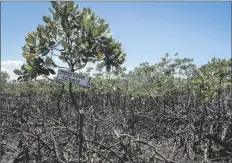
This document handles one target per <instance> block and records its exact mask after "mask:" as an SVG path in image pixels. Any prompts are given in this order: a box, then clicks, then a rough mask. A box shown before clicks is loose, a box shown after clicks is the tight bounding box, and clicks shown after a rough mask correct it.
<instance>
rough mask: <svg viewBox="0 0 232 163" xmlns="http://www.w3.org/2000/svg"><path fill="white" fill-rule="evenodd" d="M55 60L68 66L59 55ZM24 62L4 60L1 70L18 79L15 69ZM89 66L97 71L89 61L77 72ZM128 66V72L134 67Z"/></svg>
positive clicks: (11, 77)
mask: <svg viewBox="0 0 232 163" xmlns="http://www.w3.org/2000/svg"><path fill="white" fill-rule="evenodd" d="M53 60H54V62H55V63H56V64H57V65H58V66H60V67H68V64H67V63H64V62H63V61H61V60H60V59H59V58H58V57H54V58H53ZM23 63H24V61H22V60H5V61H2V62H1V71H6V72H7V73H8V74H9V75H10V80H14V79H17V78H18V76H17V75H15V74H14V72H13V70H14V69H20V68H21V66H22V65H23ZM88 67H93V68H94V70H93V71H92V72H91V74H92V73H96V71H95V67H96V65H95V64H93V63H88V64H87V65H86V67H85V68H83V69H81V70H80V71H77V72H85V71H86V68H88ZM126 67H127V72H128V71H130V70H132V69H133V66H126ZM54 70H55V71H56V73H57V72H58V68H54ZM56 75H57V74H56ZM56 75H50V76H49V77H50V78H53V77H55V76H56ZM39 78H41V77H39ZM39 78H38V79H39Z"/></svg>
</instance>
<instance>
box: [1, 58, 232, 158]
mask: <svg viewBox="0 0 232 163" xmlns="http://www.w3.org/2000/svg"><path fill="white" fill-rule="evenodd" d="M167 57H168V56H166V60H168V59H167ZM164 60H165V58H163V59H162V61H161V62H160V63H158V64H155V65H149V64H147V63H145V64H141V65H140V66H138V67H137V68H135V69H134V70H133V71H131V72H129V73H128V74H127V73H126V72H122V73H120V74H118V75H119V76H121V78H120V77H119V76H118V77H117V78H115V77H112V74H109V73H107V72H105V73H104V72H102V73H100V72H97V75H96V76H97V77H95V78H94V79H93V80H92V84H91V87H90V88H89V89H80V88H78V87H75V88H74V90H75V91H74V92H75V93H74V94H75V99H76V101H77V106H74V105H73V104H72V100H71V99H70V96H69V94H68V90H66V89H64V92H63V93H62V96H61V91H62V87H61V86H60V87H59V86H46V85H45V86H43V87H41V85H40V84H39V83H28V84H26V83H8V87H5V92H4V93H2V97H3V98H2V99H1V100H2V101H1V102H2V106H3V109H2V127H3V132H2V136H3V140H4V141H3V143H4V142H5V143H6V144H5V145H4V144H3V146H2V151H3V156H4V157H3V158H4V159H6V158H7V157H8V158H11V159H12V158H17V159H15V160H21V162H22V160H37V162H49V161H51V160H53V161H54V160H56V161H57V162H75V160H76V162H78V159H79V158H78V152H79V148H80V144H79V143H80V142H79V141H78V140H77V138H78V133H79V131H80V125H81V124H79V123H78V122H79V121H78V120H77V118H80V116H79V115H78V114H77V109H76V108H78V109H81V110H84V115H83V117H82V118H83V123H84V124H83V126H82V128H81V130H83V139H82V147H81V148H82V149H83V150H82V159H83V160H86V161H87V160H88V161H89V162H90V160H92V161H93V162H97V160H98V161H99V160H102V161H103V162H152V161H153V162H154V161H155V160H156V161H158V162H159V161H160V162H163V161H166V162H192V161H194V160H195V161H202V160H204V161H209V162H223V161H224V162H228V161H229V160H231V159H232V158H231V155H232V148H231V146H232V142H231V138H232V117H231V112H232V110H231V108H232V98H231V82H230V74H229V72H230V69H229V68H230V66H229V62H226V61H225V60H216V59H212V61H211V62H209V63H208V64H206V65H204V66H202V67H200V68H196V67H195V66H194V64H192V63H191V65H190V66H189V65H188V66H186V67H187V68H186V67H184V66H182V67H181V68H179V69H178V73H174V70H173V69H176V67H177V65H175V66H170V67H171V68H170V67H168V66H167V64H169V65H171V64H173V63H172V62H171V59H170V62H165V63H164ZM175 61H176V62H177V61H191V60H190V59H179V60H175ZM191 62H192V61H191ZM223 65H224V66H223ZM217 66H218V67H217ZM219 68H220V69H219ZM186 69H187V70H186ZM168 70H169V74H165V73H167V72H168ZM171 70H172V71H171ZM183 70H184V72H185V73H187V72H188V76H183V75H182V76H181V74H180V72H182V71H183ZM154 72H155V73H154ZM170 72H172V74H170ZM139 75H140V76H139ZM103 76H104V77H103ZM106 76H107V78H105V77H106ZM124 76H127V78H124ZM138 76H139V77H138ZM125 79H127V80H125ZM47 84H48V82H47ZM49 84H50V85H51V84H52V83H49ZM113 88H115V89H113ZM20 89H22V90H20ZM13 154H14V155H13ZM68 160H69V161H68ZM88 161H87V162H88ZM19 162H20V161H19Z"/></svg>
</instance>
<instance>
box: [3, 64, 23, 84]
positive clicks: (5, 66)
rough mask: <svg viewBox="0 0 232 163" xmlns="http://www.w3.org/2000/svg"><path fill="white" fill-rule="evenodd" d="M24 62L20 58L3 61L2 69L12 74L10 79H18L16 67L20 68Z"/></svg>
mask: <svg viewBox="0 0 232 163" xmlns="http://www.w3.org/2000/svg"><path fill="white" fill-rule="evenodd" d="M23 63H24V62H23V61H20V60H15V61H14V60H6V61H2V62H1V71H6V72H7V73H8V74H9V75H10V79H11V80H12V79H17V75H15V74H14V72H13V70H14V69H20V67H21V66H22V64H23Z"/></svg>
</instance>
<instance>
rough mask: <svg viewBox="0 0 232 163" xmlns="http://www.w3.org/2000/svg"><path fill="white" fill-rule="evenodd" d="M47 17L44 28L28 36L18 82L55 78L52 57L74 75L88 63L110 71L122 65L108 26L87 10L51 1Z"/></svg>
mask: <svg viewBox="0 0 232 163" xmlns="http://www.w3.org/2000/svg"><path fill="white" fill-rule="evenodd" d="M51 4H52V8H49V10H50V12H51V16H43V20H44V22H45V25H40V24H39V25H38V27H37V30H36V31H34V32H31V33H28V34H27V36H26V39H25V40H26V44H25V45H24V47H23V48H22V49H23V56H24V57H25V58H26V63H25V64H24V65H23V66H22V67H21V70H15V71H14V72H15V74H16V75H20V76H19V78H18V79H20V80H28V79H36V77H37V76H39V75H49V74H55V71H54V70H53V68H61V67H60V66H59V65H57V64H55V63H54V57H58V58H59V59H60V60H62V61H63V62H65V63H67V64H68V67H67V69H69V70H71V71H73V72H74V71H76V70H78V69H81V68H83V67H85V66H86V64H87V63H88V62H93V63H95V62H96V61H98V62H100V63H101V64H102V65H103V66H105V67H106V70H107V71H110V70H111V68H112V67H115V68H116V69H118V68H120V66H121V65H122V64H123V63H124V61H125V56H126V54H125V53H124V52H123V50H122V46H121V44H120V43H119V42H118V41H116V40H114V39H113V38H112V34H111V32H110V29H109V25H108V24H107V23H106V21H105V20H104V19H101V18H99V17H98V16H97V15H96V14H95V13H94V12H93V11H92V10H91V9H90V8H84V9H83V10H82V11H80V10H79V8H78V6H77V5H75V4H74V2H73V1H61V2H56V1H52V2H51Z"/></svg>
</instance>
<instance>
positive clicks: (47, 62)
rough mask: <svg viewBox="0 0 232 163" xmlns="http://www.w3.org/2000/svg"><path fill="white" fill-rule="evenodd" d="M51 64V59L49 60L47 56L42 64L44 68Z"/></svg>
mask: <svg viewBox="0 0 232 163" xmlns="http://www.w3.org/2000/svg"><path fill="white" fill-rule="evenodd" d="M51 63H52V59H51V58H50V57H48V56H47V57H46V59H45V62H44V64H45V65H46V66H49V65H50V64H51Z"/></svg>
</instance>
